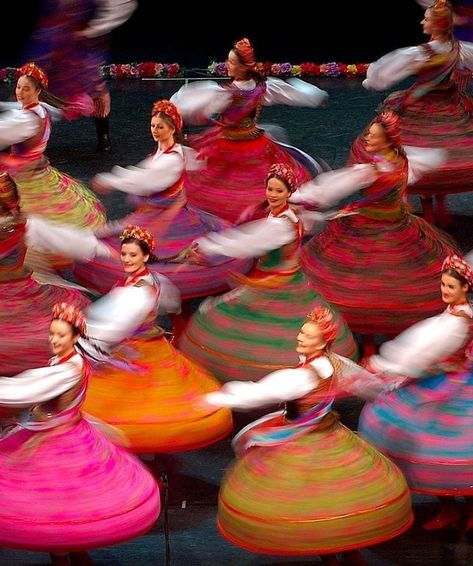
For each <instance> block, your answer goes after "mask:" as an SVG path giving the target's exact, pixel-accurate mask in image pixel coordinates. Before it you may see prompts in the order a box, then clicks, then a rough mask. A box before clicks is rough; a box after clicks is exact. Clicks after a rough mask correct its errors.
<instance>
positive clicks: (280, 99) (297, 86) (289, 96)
mask: <svg viewBox="0 0 473 566" xmlns="http://www.w3.org/2000/svg"><path fill="white" fill-rule="evenodd" d="M327 101H328V93H327V92H325V90H322V89H320V88H318V87H316V86H315V85H312V84H310V83H307V82H306V81H302V80H301V79H297V78H291V79H287V81H283V80H281V79H275V78H269V79H267V81H266V93H265V95H264V104H265V106H270V105H272V104H286V105H287V106H309V107H317V106H320V105H322V104H325V103H326V102H327Z"/></svg>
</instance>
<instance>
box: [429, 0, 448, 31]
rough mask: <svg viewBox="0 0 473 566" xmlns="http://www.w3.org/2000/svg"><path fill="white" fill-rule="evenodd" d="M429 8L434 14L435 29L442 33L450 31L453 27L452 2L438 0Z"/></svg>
mask: <svg viewBox="0 0 473 566" xmlns="http://www.w3.org/2000/svg"><path fill="white" fill-rule="evenodd" d="M427 9H428V10H429V11H430V13H431V15H432V19H433V25H434V27H435V29H436V30H438V31H440V32H442V33H450V32H451V30H452V27H453V10H452V6H451V4H450V3H449V2H447V1H446V0H437V2H435V4H433V6H430V8H427Z"/></svg>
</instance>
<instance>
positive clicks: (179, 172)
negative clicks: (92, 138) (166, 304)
mask: <svg viewBox="0 0 473 566" xmlns="http://www.w3.org/2000/svg"><path fill="white" fill-rule="evenodd" d="M182 125H183V124H182V117H181V115H180V113H179V111H178V110H177V108H176V107H175V106H174V104H172V102H169V101H168V100H159V101H157V102H155V103H154V104H153V109H152V111H151V135H152V136H153V139H154V141H155V142H156V143H157V146H156V151H155V153H154V154H153V155H152V156H150V157H148V158H147V159H146V160H145V161H143V162H141V163H140V164H138V166H135V167H127V168H126V169H125V168H123V167H114V168H113V170H112V171H111V173H103V174H101V175H97V176H96V177H95V179H94V181H93V185H94V187H95V188H96V189H97V190H101V191H102V190H109V189H117V190H120V191H123V192H125V193H128V194H131V195H134V196H139V197H142V198H141V199H140V201H141V204H140V206H139V207H138V210H137V211H136V212H135V213H133V214H131V215H130V216H127V217H126V218H124V219H122V220H120V221H116V222H112V223H110V224H109V225H108V226H106V227H105V228H103V229H101V230H100V231H99V232H98V234H108V236H106V237H105V238H104V240H103V241H104V242H106V243H107V245H109V246H112V247H115V248H117V249H119V244H118V238H117V237H116V234H119V233H120V232H121V231H122V230H123V228H124V227H125V226H127V225H129V224H131V225H138V226H146V228H147V230H149V231H150V232H151V233H152V234H153V236H154V241H155V242H156V249H155V255H156V256H158V258H166V257H167V258H172V257H173V256H176V255H177V254H178V253H179V252H180V251H181V250H182V248H184V247H186V246H188V245H189V244H190V243H191V242H192V241H193V240H194V239H196V238H198V237H199V236H203V235H204V234H206V233H207V232H209V231H211V230H220V229H222V228H224V227H227V226H228V223H226V222H223V221H221V220H220V219H218V218H217V217H216V216H213V215H211V214H208V213H206V212H203V211H201V210H198V209H196V208H194V207H192V206H189V205H188V203H187V197H186V193H185V190H184V182H185V178H186V174H187V173H186V169H188V168H190V167H192V166H193V165H195V160H194V159H193V156H192V154H193V153H194V152H192V150H190V149H189V148H186V147H184V146H182V145H181V144H180V140H181V138H182ZM249 267H250V265H249V262H248V260H243V259H242V260H240V259H228V258H222V257H220V258H217V259H216V261H215V262H213V263H211V264H208V265H206V266H202V265H196V264H190V263H186V264H181V265H179V266H178V265H176V263H172V262H168V261H157V262H156V263H153V264H152V265H151V266H150V269H151V270H152V271H154V272H158V273H161V274H163V275H166V276H167V277H169V278H170V279H171V281H172V282H173V283H174V284H175V285H176V286H177V287H178V288H179V291H180V292H181V296H182V297H183V298H184V299H188V298H190V297H200V296H203V295H205V296H206V295H208V294H211V293H217V292H219V291H222V290H224V289H227V288H228V285H227V280H228V279H229V277H230V274H232V273H234V272H236V273H238V272H241V271H245V270H247V269H249ZM122 272H123V271H122V266H121V264H120V263H119V262H118V261H117V260H115V261H114V260H113V259H109V260H105V261H100V262H99V261H96V262H93V263H87V264H76V266H75V267H74V275H75V277H76V278H77V279H78V280H79V281H81V282H83V283H84V284H85V285H87V286H88V287H92V288H93V289H96V290H98V291H99V292H102V293H105V292H107V291H109V290H110V288H111V287H112V286H113V285H114V284H115V282H116V281H117V279H118V278H119V277H120V275H121V274H122Z"/></svg>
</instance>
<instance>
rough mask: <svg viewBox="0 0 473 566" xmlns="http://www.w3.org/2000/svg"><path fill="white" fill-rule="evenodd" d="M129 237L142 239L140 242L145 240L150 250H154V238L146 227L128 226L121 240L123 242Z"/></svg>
mask: <svg viewBox="0 0 473 566" xmlns="http://www.w3.org/2000/svg"><path fill="white" fill-rule="evenodd" d="M127 238H134V239H135V240H140V242H144V243H145V244H146V245H147V246H148V248H149V251H150V252H152V251H153V250H154V238H153V236H152V234H151V233H150V232H148V230H146V228H141V226H126V228H125V229H124V230H123V232H122V234H121V236H120V240H121V241H122V242H123V240H126V239H127Z"/></svg>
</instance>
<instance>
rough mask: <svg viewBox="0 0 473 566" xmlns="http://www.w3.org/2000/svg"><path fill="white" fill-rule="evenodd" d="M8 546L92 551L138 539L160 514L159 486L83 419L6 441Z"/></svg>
mask: <svg viewBox="0 0 473 566" xmlns="http://www.w3.org/2000/svg"><path fill="white" fill-rule="evenodd" d="M0 506H1V512H0V545H1V546H6V547H11V548H20V549H24V550H36V551H44V552H71V551H79V550H88V549H92V548H98V547H102V546H108V545H111V544H116V543H120V542H123V541H126V540H130V539H133V538H135V537H138V536H140V535H142V534H144V533H145V532H147V531H148V530H149V529H151V528H152V526H153V525H154V522H155V521H156V519H157V517H158V515H159V511H160V497H159V490H158V486H157V485H156V482H155V480H154V479H153V477H152V476H151V474H150V473H149V472H148V471H147V470H146V469H145V468H144V466H143V465H142V464H141V463H140V462H139V461H138V460H137V459H135V458H134V457H133V456H131V455H130V454H128V452H127V451H126V450H124V449H123V448H121V447H117V446H115V445H113V444H112V443H111V442H110V441H109V440H108V439H107V438H105V437H104V436H103V435H102V433H100V432H99V431H98V430H96V429H95V427H93V426H92V425H91V424H89V423H88V422H87V421H86V420H84V419H83V418H80V420H78V421H77V422H75V423H73V424H72V425H67V426H66V425H63V426H62V427H58V428H54V429H51V430H49V431H45V432H32V431H29V430H20V431H19V432H16V433H13V434H11V435H10V436H8V437H6V438H4V439H3V440H0Z"/></svg>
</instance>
